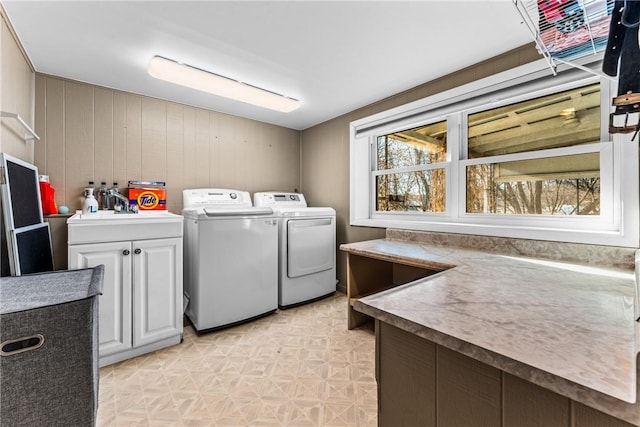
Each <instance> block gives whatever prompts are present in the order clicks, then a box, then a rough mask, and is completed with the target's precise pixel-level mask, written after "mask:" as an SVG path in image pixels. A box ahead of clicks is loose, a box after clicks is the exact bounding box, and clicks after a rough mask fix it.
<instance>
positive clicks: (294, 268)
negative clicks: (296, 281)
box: [287, 217, 336, 278]
mask: <svg viewBox="0 0 640 427" xmlns="http://www.w3.org/2000/svg"><path fill="white" fill-rule="evenodd" d="M335 230H336V228H335V218H334V217H327V218H313V219H290V220H289V221H287V276H288V277H290V278H293V277H299V276H305V275H307V274H313V273H317V272H319V271H324V270H329V269H330V268H332V267H333V266H334V264H335V240H336V239H335Z"/></svg>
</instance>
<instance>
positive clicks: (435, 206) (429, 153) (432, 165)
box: [374, 121, 447, 212]
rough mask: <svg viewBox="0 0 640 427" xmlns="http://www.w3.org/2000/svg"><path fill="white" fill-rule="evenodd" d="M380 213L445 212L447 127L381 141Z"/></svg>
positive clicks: (397, 134)
mask: <svg viewBox="0 0 640 427" xmlns="http://www.w3.org/2000/svg"><path fill="white" fill-rule="evenodd" d="M376 148H377V149H376V164H377V169H376V170H375V171H374V175H375V182H376V184H375V187H376V211H394V212H401V211H420V212H444V210H445V203H446V201H445V191H446V190H445V189H446V187H445V180H446V174H445V170H444V168H443V165H444V164H445V162H446V160H447V123H446V122H445V121H440V122H437V123H432V124H428V125H424V126H420V127H418V128H413V129H407V130H404V131H400V132H394V133H390V134H387V135H382V136H379V137H377V147H376Z"/></svg>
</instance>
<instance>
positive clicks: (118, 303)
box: [68, 242, 133, 357]
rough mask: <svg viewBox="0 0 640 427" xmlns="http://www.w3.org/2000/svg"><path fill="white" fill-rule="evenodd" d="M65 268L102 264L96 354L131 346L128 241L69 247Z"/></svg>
mask: <svg viewBox="0 0 640 427" xmlns="http://www.w3.org/2000/svg"><path fill="white" fill-rule="evenodd" d="M68 255H69V268H70V269H77V268H87V267H95V266H96V265H100V264H104V267H105V268H104V282H103V286H102V295H100V297H99V299H98V308H99V313H100V314H99V318H100V323H99V328H98V337H99V342H100V347H99V352H100V357H104V356H108V355H110V354H114V353H118V352H120V351H123V350H127V349H129V348H131V257H132V255H133V253H132V252H131V242H114V243H95V244H93V243H92V244H86V245H72V246H69V251H68Z"/></svg>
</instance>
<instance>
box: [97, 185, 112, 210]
mask: <svg viewBox="0 0 640 427" xmlns="http://www.w3.org/2000/svg"><path fill="white" fill-rule="evenodd" d="M97 196H98V209H104V210H107V209H109V189H108V188H107V183H106V182H105V181H102V182H101V183H100V187H99V188H98V194H97Z"/></svg>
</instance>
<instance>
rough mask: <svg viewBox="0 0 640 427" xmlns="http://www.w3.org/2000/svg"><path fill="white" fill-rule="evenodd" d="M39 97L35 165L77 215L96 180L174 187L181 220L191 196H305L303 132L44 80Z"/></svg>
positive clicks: (174, 208)
mask: <svg viewBox="0 0 640 427" xmlns="http://www.w3.org/2000/svg"><path fill="white" fill-rule="evenodd" d="M35 92H36V94H35V98H36V132H38V133H39V134H40V136H41V138H42V141H40V143H38V144H37V145H36V147H35V164H36V165H37V166H38V168H39V170H40V173H42V174H48V175H49V177H50V180H51V183H52V185H53V187H54V188H55V189H56V201H57V203H58V205H59V206H60V205H67V206H69V208H70V209H71V210H72V211H73V210H74V209H79V208H80V205H81V201H80V197H81V194H82V189H83V188H84V187H85V186H86V185H87V182H88V181H89V180H91V181H94V182H95V183H96V185H98V184H99V183H100V182H101V181H105V182H107V184H108V185H109V186H111V184H112V183H113V182H118V184H119V186H120V187H121V188H124V187H126V185H127V181H128V180H154V181H166V182H167V207H168V209H169V211H171V212H174V213H180V211H181V209H182V190H183V189H186V188H205V187H217V188H234V189H239V190H246V191H249V192H251V193H253V192H255V191H266V190H282V191H294V189H299V188H300V132H299V131H297V130H292V129H287V128H283V127H279V126H275V125H270V124H266V123H261V122H257V121H253V120H248V119H243V118H240V117H236V116H230V115H226V114H222V113H217V112H214V111H209V110H204V109H201V108H195V107H190V106H186V105H182V104H177V103H173V102H168V101H163V100H159V99H155V98H149V97H144V96H140V95H136V94H131V93H126V92H121V91H117V90H113V89H107V88H103V87H99V86H93V85H88V84H84V83H79V82H75V81H70V80H65V79H61V78H57V77H52V76H47V75H42V74H38V75H37V76H36V91H35Z"/></svg>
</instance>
